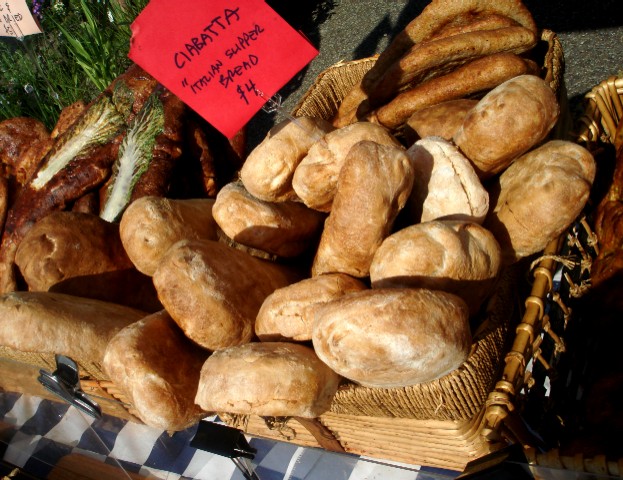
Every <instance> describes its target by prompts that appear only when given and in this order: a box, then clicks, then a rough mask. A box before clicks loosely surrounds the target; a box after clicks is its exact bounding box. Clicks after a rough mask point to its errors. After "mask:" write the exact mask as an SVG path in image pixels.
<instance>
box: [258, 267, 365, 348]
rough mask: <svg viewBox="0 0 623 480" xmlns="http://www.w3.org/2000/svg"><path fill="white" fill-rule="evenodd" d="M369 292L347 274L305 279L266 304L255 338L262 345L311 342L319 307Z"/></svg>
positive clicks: (279, 291)
mask: <svg viewBox="0 0 623 480" xmlns="http://www.w3.org/2000/svg"><path fill="white" fill-rule="evenodd" d="M367 288H368V286H367V285H366V284H365V283H364V282H363V281H361V280H359V279H356V278H354V277H351V276H350V275H346V274H345V273H327V274H325V275H318V276H317V277H311V278H304V279H303V280H301V281H299V282H296V283H293V284H292V285H288V286H286V287H283V288H279V289H277V290H275V291H274V292H273V293H271V294H270V295H269V296H268V297H266V300H264V303H263V304H262V307H261V308H260V311H259V312H258V314H257V318H256V320H255V334H256V335H257V336H258V338H259V339H260V340H261V341H263V342H274V341H292V340H294V341H307V340H311V338H312V327H313V324H314V309H315V308H316V306H317V305H318V304H322V303H325V302H328V301H331V300H333V299H335V298H338V297H341V296H342V295H345V294H347V293H349V292H358V291H360V290H365V289H367Z"/></svg>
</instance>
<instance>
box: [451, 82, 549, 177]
mask: <svg viewBox="0 0 623 480" xmlns="http://www.w3.org/2000/svg"><path fill="white" fill-rule="evenodd" d="M559 115H560V107H559V105H558V100H557V98H556V94H555V93H554V91H553V90H552V88H551V87H550V86H549V84H548V83H547V82H546V81H545V80H543V79H541V78H539V77H537V76H536V75H519V76H517V77H515V78H511V79H510V80H507V81H506V82H504V83H502V84H500V85H498V86H497V87H496V88H494V89H493V90H491V91H490V92H489V93H487V94H486V95H485V96H484V97H483V98H482V99H481V100H480V101H479V102H478V105H476V106H475V107H474V108H473V109H471V110H470V111H469V113H468V114H467V115H466V116H465V120H464V121H463V125H461V127H460V128H459V130H458V131H457V133H456V135H455V136H454V139H453V140H454V143H455V144H456V145H457V146H458V147H459V149H460V150H461V151H462V152H463V154H464V155H465V156H466V157H467V158H469V159H470V160H471V161H472V163H473V164H474V167H475V169H476V173H477V174H478V176H479V177H480V178H481V179H487V178H489V177H491V176H493V175H495V174H497V173H499V172H501V171H502V170H504V169H505V168H506V167H508V166H509V165H510V164H511V163H512V162H513V160H515V159H516V158H517V157H519V156H520V155H522V154H524V153H525V152H527V151H528V150H530V149H531V148H533V147H534V146H536V145H538V144H539V143H540V142H541V141H542V140H544V139H545V137H547V135H548V134H549V132H550V131H551V130H552V128H554V125H555V124H556V121H557V120H558V116H559Z"/></svg>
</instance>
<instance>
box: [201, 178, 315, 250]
mask: <svg viewBox="0 0 623 480" xmlns="http://www.w3.org/2000/svg"><path fill="white" fill-rule="evenodd" d="M212 215H213V216H214V220H215V221H216V223H217V224H218V226H219V227H221V229H222V230H223V232H224V233H225V234H226V235H227V236H228V237H229V238H230V239H232V240H233V241H234V242H236V243H239V244H242V245H245V246H248V247H251V248H256V249H258V250H262V251H264V252H268V253H270V254H273V255H277V256H278V257H285V258H291V257H296V256H299V255H301V254H303V253H304V252H306V251H307V250H309V248H310V247H311V246H312V245H315V244H316V243H317V241H318V238H319V237H320V232H321V231H322V226H323V224H324V220H325V217H326V214H325V213H322V212H318V211H317V210H313V209H311V208H308V207H306V206H305V205H304V204H302V203H300V202H293V201H289V200H286V201H283V202H267V201H264V200H261V199H259V198H257V197H255V196H253V195H251V194H250V193H249V192H248V191H247V190H246V189H245V188H244V185H243V184H242V183H241V182H231V183H228V184H227V185H225V186H224V187H223V188H222V189H221V190H220V192H219V193H218V195H217V196H216V201H215V202H214V207H213V208H212Z"/></svg>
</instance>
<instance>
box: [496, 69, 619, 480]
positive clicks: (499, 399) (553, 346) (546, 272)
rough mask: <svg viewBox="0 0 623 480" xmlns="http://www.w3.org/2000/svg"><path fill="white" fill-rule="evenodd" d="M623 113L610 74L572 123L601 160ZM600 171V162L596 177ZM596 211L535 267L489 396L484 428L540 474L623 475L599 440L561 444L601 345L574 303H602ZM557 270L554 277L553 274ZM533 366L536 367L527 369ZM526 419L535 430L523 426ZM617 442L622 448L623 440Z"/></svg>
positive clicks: (574, 428) (573, 428) (580, 139)
mask: <svg viewBox="0 0 623 480" xmlns="http://www.w3.org/2000/svg"><path fill="white" fill-rule="evenodd" d="M622 118H623V78H620V77H616V76H612V77H609V78H607V79H606V80H604V81H603V82H601V83H600V84H599V85H597V86H595V87H594V88H593V89H592V90H591V91H590V92H588V93H587V94H586V95H585V98H584V111H583V114H582V115H581V116H580V117H579V118H578V119H577V120H576V122H575V125H574V130H573V135H574V136H575V141H576V142H577V143H579V144H581V145H583V146H585V147H586V148H587V149H588V150H590V151H591V152H592V153H593V154H594V156H595V158H596V159H597V160H598V161H599V159H600V158H602V155H603V152H604V150H606V151H610V152H611V153H614V150H613V149H612V148H611V147H612V145H613V143H614V140H615V138H614V136H615V132H616V128H617V125H618V124H619V122H620V121H621V119H622ZM602 167H603V165H602ZM599 171H600V165H599V163H598V177H599ZM602 171H605V173H603V172H602V173H603V174H604V175H606V178H605V179H604V178H598V179H597V180H600V181H604V180H605V183H606V184H608V185H609V183H611V176H610V178H608V175H609V174H610V171H609V170H608V169H605V168H602ZM597 180H596V181H597ZM593 209H594V206H593V205H591V202H589V204H588V205H587V208H586V209H585V210H586V211H585V212H584V213H583V214H582V215H581V217H580V218H579V219H578V221H577V222H576V224H575V225H573V226H572V227H571V228H570V229H569V231H568V232H567V234H566V235H565V236H564V237H562V238H560V239H559V241H558V245H552V246H551V252H550V255H547V254H546V255H544V256H543V257H542V258H543V260H542V261H541V263H540V264H539V265H538V266H536V268H535V269H534V270H533V282H534V283H533V289H532V295H531V296H530V297H528V299H527V303H526V312H525V315H524V317H523V318H522V321H521V323H520V325H519V326H518V327H517V334H516V337H515V340H514V343H513V346H512V348H511V350H510V351H509V353H508V355H507V356H506V358H505V367H504V371H503V374H502V377H501V379H500V381H499V382H498V383H497V384H496V386H495V388H494V389H493V391H492V392H491V394H490V396H489V399H488V401H487V403H488V404H489V407H488V408H487V411H486V414H485V427H484V433H485V434H486V435H489V436H490V437H492V436H495V437H497V438H499V436H500V435H501V436H504V437H506V438H507V439H509V440H510V441H513V442H518V443H521V444H522V445H523V446H524V448H525V452H526V456H527V460H528V462H529V464H530V465H532V467H533V470H534V472H535V473H538V472H541V473H547V472H550V475H551V471H555V470H569V471H572V472H574V474H575V473H577V474H578V475H579V474H580V473H581V474H584V473H586V474H599V478H623V458H620V457H619V456H618V455H616V456H615V458H610V457H609V456H608V455H607V454H606V453H605V451H597V452H595V450H596V449H597V450H598V449H599V446H598V445H592V446H591V448H586V447H585V446H584V450H582V447H580V451H578V448H577V447H576V450H575V451H570V450H569V449H568V448H567V449H565V448H564V442H561V443H562V444H561V445H560V447H561V448H559V446H558V445H557V443H559V442H557V441H556V440H557V439H562V438H568V437H572V436H573V434H575V433H578V432H580V433H581V431H582V429H583V428H584V427H583V426H582V425H581V424H579V423H577V422H578V420H577V418H578V417H579V415H580V414H579V413H578V410H579V409H580V405H581V401H580V398H581V396H582V394H583V393H585V390H586V385H587V384H588V383H590V382H591V381H592V380H593V378H592V377H591V376H592V373H594V372H595V367H593V369H592V370H591V368H590V367H589V365H590V363H591V361H592V360H593V358H592V357H591V355H592V353H591V352H587V350H588V347H589V345H591V342H592V343H593V347H592V348H593V349H594V350H595V349H597V350H599V349H603V348H604V347H602V345H601V344H600V343H599V339H600V338H603V336H602V337H600V335H603V334H599V333H598V331H597V330H598V327H597V326H596V325H595V324H594V323H593V321H594V320H595V319H593V318H582V314H581V313H578V309H577V308H576V307H579V306H580V303H579V302H581V301H582V300H581V299H583V298H584V299H585V298H587V297H588V298H589V300H587V301H588V302H589V303H588V304H585V305H584V306H583V308H582V310H584V311H585V312H586V310H587V305H588V310H591V311H593V309H595V310H597V308H596V307H598V306H597V305H593V306H592V307H591V303H590V302H591V301H593V299H592V298H591V297H590V296H589V294H590V293H591V285H590V266H591V263H592V261H593V260H594V259H595V258H596V255H597V252H598V250H599V245H598V242H597V238H596V236H595V234H594V233H593V230H592V227H591V223H592V213H593V212H592V210H593ZM546 253H547V252H546ZM554 271H555V272H556V276H555V277H556V280H555V279H554V278H553V277H552V272H554ZM543 294H545V296H544V295H543ZM542 299H546V302H545V303H543V302H542ZM602 328H603V326H602ZM611 334H612V333H611ZM529 365H532V366H533V367H532V368H528V366H529ZM596 368H599V367H596ZM563 380H564V381H563ZM545 382H547V383H550V384H551V385H552V392H551V394H547V395H545V394H544V383H545ZM619 401H620V399H619ZM535 402H536V404H537V405H538V408H539V410H540V411H539V412H538V415H535V414H534V412H531V410H530V409H531V403H535ZM574 421H575V422H576V423H577V425H574V424H573V422H574ZM526 423H527V424H528V425H530V430H528V429H526V428H525V426H524V425H525V424H526ZM540 429H541V430H543V429H545V430H549V431H553V432H555V433H553V435H554V437H553V440H554V441H553V442H552V441H551V439H550V440H549V442H548V439H544V438H543V437H542V436H541V435H540V433H541V432H540V431H539V430H540ZM534 432H537V433H538V434H539V436H537V435H535V434H534ZM588 438H589V440H590V437H588ZM615 442H617V443H618V444H619V445H620V443H621V440H620V438H616V439H615ZM552 445H553V446H552ZM619 451H620V450H619ZM619 455H620V454H619ZM582 478H583V477H582Z"/></svg>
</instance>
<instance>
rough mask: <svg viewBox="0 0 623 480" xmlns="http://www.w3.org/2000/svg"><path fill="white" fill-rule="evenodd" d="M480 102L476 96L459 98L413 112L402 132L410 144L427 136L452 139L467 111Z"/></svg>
mask: <svg viewBox="0 0 623 480" xmlns="http://www.w3.org/2000/svg"><path fill="white" fill-rule="evenodd" d="M477 103H478V100H476V99H475V98H459V99H457V100H446V101H445V102H441V103H437V104H435V105H431V106H430V107H427V108H424V109H422V110H419V111H417V112H414V113H413V114H411V116H410V117H409V118H408V119H407V121H406V123H405V125H404V127H403V130H402V134H403V135H404V137H405V140H406V142H407V145H408V146H411V145H413V144H414V143H415V142H417V141H418V140H420V139H421V138H425V137H441V138H443V139H445V140H448V141H452V138H453V137H454V134H455V133H456V131H457V130H458V129H459V127H460V126H461V125H462V124H463V119H464V118H465V115H467V112H469V111H470V110H471V109H472V107H474V106H475V105H476V104H477Z"/></svg>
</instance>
